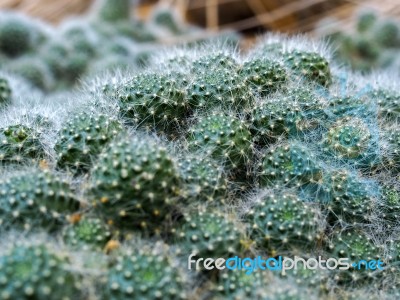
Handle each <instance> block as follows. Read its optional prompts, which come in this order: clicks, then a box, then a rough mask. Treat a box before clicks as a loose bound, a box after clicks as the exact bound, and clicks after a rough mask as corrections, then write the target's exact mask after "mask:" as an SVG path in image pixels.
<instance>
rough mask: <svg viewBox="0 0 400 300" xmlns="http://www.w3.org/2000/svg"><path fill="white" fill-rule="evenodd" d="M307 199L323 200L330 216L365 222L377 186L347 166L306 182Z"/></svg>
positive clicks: (337, 218) (351, 221) (376, 193)
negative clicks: (352, 171)
mask: <svg viewBox="0 0 400 300" xmlns="http://www.w3.org/2000/svg"><path fill="white" fill-rule="evenodd" d="M303 188H304V191H305V192H306V193H307V194H308V195H309V198H310V200H311V201H317V202H320V203H323V204H324V206H325V207H326V208H327V209H328V211H329V212H330V213H331V215H332V217H333V220H340V221H345V222H348V223H351V224H353V223H355V224H357V223H365V222H369V220H370V218H371V212H372V210H373V209H374V199H376V198H378V197H379V194H378V191H379V188H378V187H377V186H376V184H375V183H374V182H373V181H368V180H363V179H361V178H360V177H358V176H357V175H356V174H354V173H351V172H349V171H347V170H334V171H328V172H325V173H324V174H323V176H322V177H321V179H320V180H319V181H318V182H317V183H312V184H310V185H308V186H307V185H306V186H305V187H303Z"/></svg>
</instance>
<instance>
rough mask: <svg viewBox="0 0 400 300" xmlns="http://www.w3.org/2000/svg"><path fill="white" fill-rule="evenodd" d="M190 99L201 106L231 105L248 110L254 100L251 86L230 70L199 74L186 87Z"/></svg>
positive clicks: (208, 71) (231, 106) (216, 70)
mask: <svg viewBox="0 0 400 300" xmlns="http://www.w3.org/2000/svg"><path fill="white" fill-rule="evenodd" d="M186 93H187V97H188V98H189V101H190V102H191V103H193V105H195V106H196V107H199V108H215V107H218V106H222V107H230V108H233V109H236V110H238V111H241V110H243V109H244V110H248V109H249V108H250V107H251V105H252V104H253V102H254V96H253V94H252V92H251V90H250V88H249V86H248V85H247V84H246V83H245V82H244V81H243V80H242V79H241V77H240V76H239V75H238V74H237V73H235V72H232V71H230V70H225V69H215V70H212V71H210V70H207V71H205V72H204V73H201V74H198V75H196V76H195V78H194V79H193V80H192V81H191V82H190V83H189V85H188V87H187V89H186Z"/></svg>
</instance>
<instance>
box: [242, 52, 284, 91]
mask: <svg viewBox="0 0 400 300" xmlns="http://www.w3.org/2000/svg"><path fill="white" fill-rule="evenodd" d="M240 76H241V77H242V78H243V80H244V81H245V82H246V83H247V84H248V85H250V86H251V88H252V90H254V91H255V92H256V93H258V94H259V95H261V96H266V95H268V94H270V93H272V92H275V91H277V90H278V89H280V88H281V86H283V85H284V84H285V82H286V80H287V75H286V71H285V68H284V67H283V66H281V65H280V64H279V63H277V62H273V61H270V60H267V59H259V58H258V59H252V60H249V61H246V62H245V63H244V64H243V67H242V69H241V71H240Z"/></svg>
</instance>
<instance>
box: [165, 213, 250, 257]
mask: <svg viewBox="0 0 400 300" xmlns="http://www.w3.org/2000/svg"><path fill="white" fill-rule="evenodd" d="M172 232H173V234H174V236H175V238H176V244H177V245H178V246H179V247H180V248H181V250H182V251H184V253H186V254H194V255H195V256H198V257H225V256H226V255H239V254H240V253H243V252H244V251H245V250H246V249H245V248H246V236H245V232H244V227H243V226H241V224H240V223H239V221H238V220H236V218H235V216H234V215H229V214H224V213H223V212H222V211H219V210H216V209H205V208H203V207H200V208H198V209H193V210H191V211H188V212H186V213H184V220H183V224H182V225H181V226H180V227H178V228H173V230H172Z"/></svg>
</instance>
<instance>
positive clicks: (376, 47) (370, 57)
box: [323, 11, 400, 72]
mask: <svg viewBox="0 0 400 300" xmlns="http://www.w3.org/2000/svg"><path fill="white" fill-rule="evenodd" d="M354 19H355V22H354V23H355V25H354V27H353V28H351V30H346V31H340V28H341V26H335V28H331V26H327V27H328V29H329V32H328V33H327V36H328V37H329V38H330V39H331V40H332V43H333V44H334V45H335V46H336V47H337V51H336V58H337V60H338V61H340V62H344V63H346V64H349V65H350V66H351V67H352V68H353V69H355V70H359V71H363V72H369V71H371V70H373V69H377V68H378V69H384V68H388V67H392V66H393V65H396V66H399V65H398V64H399V59H398V57H397V55H396V52H397V51H398V50H399V47H400V24H399V23H398V22H397V21H396V20H395V19H389V18H387V17H386V18H385V17H383V16H379V15H378V14H376V13H375V12H373V11H364V12H361V13H360V14H358V15H355V16H354ZM325 22H326V23H329V22H331V20H329V21H328V20H326V21H325ZM332 27H333V26H332ZM338 28H339V30H338ZM323 33H324V32H323Z"/></svg>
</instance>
